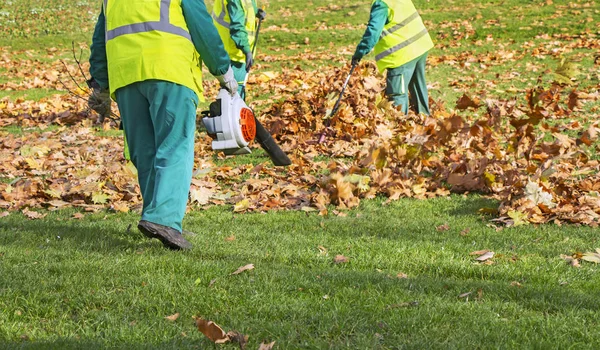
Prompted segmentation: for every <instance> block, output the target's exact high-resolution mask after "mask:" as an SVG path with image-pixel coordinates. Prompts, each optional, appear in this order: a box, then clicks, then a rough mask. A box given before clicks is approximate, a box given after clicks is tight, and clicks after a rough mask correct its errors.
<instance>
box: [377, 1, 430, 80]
mask: <svg viewBox="0 0 600 350" xmlns="http://www.w3.org/2000/svg"><path fill="white" fill-rule="evenodd" d="M376 1H377V0H376ZM379 1H382V2H384V3H385V4H386V5H387V7H388V19H387V22H386V25H385V27H384V28H383V32H382V33H381V37H380V38H379V41H378V42H377V44H376V45H375V50H374V53H375V61H376V62H377V68H379V70H380V71H381V72H383V71H384V70H385V69H387V68H395V67H399V66H401V65H403V64H405V63H407V62H410V61H412V60H414V59H415V58H417V57H419V56H421V55H423V54H424V53H426V52H427V51H429V50H430V49H431V48H432V47H433V41H432V40H431V37H430V36H429V33H428V32H427V28H425V25H424V24H423V20H422V19H421V16H420V15H419V13H418V12H417V9H416V8H415V5H413V3H412V1H411V0H379ZM374 2H375V1H374Z"/></svg>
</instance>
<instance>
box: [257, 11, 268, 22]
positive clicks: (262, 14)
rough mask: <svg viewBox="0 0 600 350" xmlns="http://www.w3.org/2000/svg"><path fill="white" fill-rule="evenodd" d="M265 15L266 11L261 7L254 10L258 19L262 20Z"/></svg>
mask: <svg viewBox="0 0 600 350" xmlns="http://www.w3.org/2000/svg"><path fill="white" fill-rule="evenodd" d="M266 17H267V13H266V12H265V11H264V10H263V9H258V11H256V18H258V19H259V20H261V21H264V20H265V18H266Z"/></svg>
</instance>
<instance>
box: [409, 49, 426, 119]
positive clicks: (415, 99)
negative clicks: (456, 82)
mask: <svg viewBox="0 0 600 350" xmlns="http://www.w3.org/2000/svg"><path fill="white" fill-rule="evenodd" d="M426 62H427V53H425V54H424V55H422V56H421V57H419V58H417V59H416V60H415V69H414V74H413V76H412V79H411V80H410V83H409V85H408V91H409V92H410V108H411V109H412V110H413V111H414V112H415V113H417V114H421V113H422V114H426V115H429V114H430V110H429V94H428V92H427V81H426V79H425V64H426Z"/></svg>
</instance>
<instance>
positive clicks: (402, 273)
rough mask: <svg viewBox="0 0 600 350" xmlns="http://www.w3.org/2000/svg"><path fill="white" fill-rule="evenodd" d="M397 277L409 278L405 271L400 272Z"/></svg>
mask: <svg viewBox="0 0 600 350" xmlns="http://www.w3.org/2000/svg"><path fill="white" fill-rule="evenodd" d="M396 277H397V278H400V279H404V278H408V275H407V274H405V273H404V272H398V274H397V275H396Z"/></svg>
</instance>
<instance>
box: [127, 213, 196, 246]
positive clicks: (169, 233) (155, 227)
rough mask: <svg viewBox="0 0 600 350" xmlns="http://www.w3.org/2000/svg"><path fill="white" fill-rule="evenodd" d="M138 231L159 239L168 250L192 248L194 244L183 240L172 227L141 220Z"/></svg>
mask: <svg viewBox="0 0 600 350" xmlns="http://www.w3.org/2000/svg"><path fill="white" fill-rule="evenodd" d="M138 230H140V231H141V232H142V233H143V234H144V236H146V237H148V238H156V239H158V240H159V241H161V242H162V244H163V245H164V246H165V247H166V248H169V249H173V250H180V249H191V248H192V244H191V243H190V242H188V241H187V240H186V239H185V238H183V236H182V235H181V233H180V232H179V231H177V230H176V229H174V228H172V227H169V226H163V225H159V224H155V223H152V222H150V221H146V220H141V221H140V222H139V224H138Z"/></svg>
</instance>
